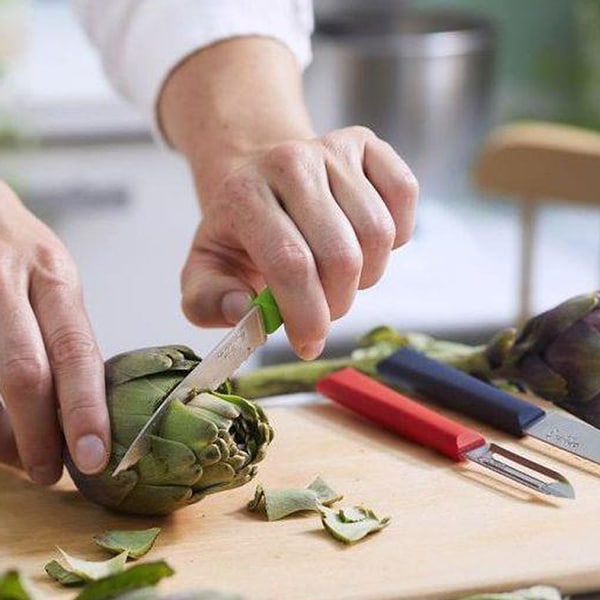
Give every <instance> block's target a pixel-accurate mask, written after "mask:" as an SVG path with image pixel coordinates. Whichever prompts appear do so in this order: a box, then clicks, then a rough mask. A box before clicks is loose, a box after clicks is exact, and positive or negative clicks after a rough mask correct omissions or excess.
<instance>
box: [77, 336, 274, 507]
mask: <svg viewBox="0 0 600 600" xmlns="http://www.w3.org/2000/svg"><path fill="white" fill-rule="evenodd" d="M200 360H201V359H200V357H198V356H197V355H196V354H195V353H194V352H193V351H192V350H191V349H189V348H187V347H185V346H162V347H156V348H143V349H140V350H134V351H132V352H126V353H123V354H119V355H117V356H114V357H113V358H111V359H109V360H108V361H106V364H105V372H106V396H107V404H108V410H109V414H110V422H111V432H112V448H111V456H110V461H109V464H108V466H107V468H106V469H105V470H104V471H103V472H102V473H100V474H98V475H84V474H83V473H81V472H80V471H78V470H77V468H76V467H75V464H74V463H73V461H72V459H71V457H70V456H69V455H68V454H67V456H66V457H65V464H66V466H67V469H68V470H69V473H70V475H71V477H72V479H73V481H74V482H75V484H76V486H77V487H78V489H79V491H80V492H81V493H82V494H83V495H84V496H85V497H86V498H87V499H89V500H91V501H93V502H96V503H98V504H102V505H104V506H107V507H109V508H112V509H115V510H118V511H122V512H128V513H134V514H144V515H162V514H167V513H170V512H172V511H174V510H176V509H178V508H182V507H184V506H187V505H189V504H193V503H194V502H198V501H199V500H201V499H202V498H204V497H205V496H207V495H208V494H213V493H215V492H220V491H224V490H229V489H232V488H235V487H239V486H241V485H244V484H245V483H247V482H248V481H250V480H251V479H252V478H253V477H254V475H255V474H256V470H257V467H256V463H258V462H260V461H261V460H262V459H263V458H264V457H265V454H266V448H267V446H268V444H269V443H270V442H271V439H272V438H273V430H272V429H271V426H270V425H269V422H268V420H267V417H266V415H265V413H264V412H263V410H262V409H261V408H260V407H259V406H257V405H255V404H253V403H252V402H249V401H248V400H245V399H244V398H242V397H240V396H237V395H234V394H231V393H229V392H230V388H229V384H227V383H226V384H224V385H222V386H221V387H219V388H218V389H217V390H215V391H204V392H201V393H199V394H197V395H196V396H194V397H193V398H192V399H191V400H189V402H187V403H186V404H184V403H182V402H180V401H178V400H176V401H174V402H173V403H172V404H171V405H170V406H169V408H168V410H167V411H166V413H165V415H164V416H163V417H162V419H161V420H160V423H159V425H158V428H157V431H156V432H155V433H154V435H152V436H151V442H152V446H151V451H150V453H148V454H147V455H146V456H144V457H143V458H141V459H140V460H139V461H138V463H137V464H135V465H134V466H133V467H131V468H130V469H127V470H126V471H124V472H122V473H120V474H119V475H117V477H113V476H112V472H113V470H114V469H115V467H116V466H117V464H118V463H119V461H120V460H121V458H122V457H123V455H124V454H125V451H126V450H127V448H128V446H129V445H130V444H131V442H132V441H133V439H134V438H135V436H136V435H137V433H138V432H139V431H140V429H141V428H142V427H143V425H144V424H145V423H146V422H147V420H148V419H149V418H150V416H151V415H152V413H153V412H154V411H155V410H156V409H157V408H158V405H159V404H160V402H161V400H162V399H163V398H165V397H166V396H167V394H169V392H171V390H173V389H174V388H175V387H176V386H177V384H178V383H179V382H180V381H181V380H182V379H183V378H184V377H185V376H186V375H187V374H188V373H189V372H190V371H191V370H192V369H193V368H194V367H195V366H196V365H197V364H198V363H199V362H200Z"/></svg>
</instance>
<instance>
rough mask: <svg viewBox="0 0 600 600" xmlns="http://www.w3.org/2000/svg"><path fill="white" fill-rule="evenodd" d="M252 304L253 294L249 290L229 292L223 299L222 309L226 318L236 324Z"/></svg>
mask: <svg viewBox="0 0 600 600" xmlns="http://www.w3.org/2000/svg"><path fill="white" fill-rule="evenodd" d="M251 305H252V296H251V295H250V294H248V292H242V291H236V292H227V294H225V295H224V296H223V300H221V311H222V312H223V316H224V317H225V320H226V321H227V322H229V323H231V324H232V325H235V324H236V323H237V322H238V321H239V320H240V319H241V318H242V317H243V316H244V315H245V314H246V313H247V312H248V311H249V310H250V306H251Z"/></svg>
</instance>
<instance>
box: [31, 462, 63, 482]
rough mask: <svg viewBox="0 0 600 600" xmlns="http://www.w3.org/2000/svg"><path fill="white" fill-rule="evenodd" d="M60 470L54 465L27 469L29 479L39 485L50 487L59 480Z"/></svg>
mask: <svg viewBox="0 0 600 600" xmlns="http://www.w3.org/2000/svg"><path fill="white" fill-rule="evenodd" d="M60 473H61V469H60V468H59V467H57V466H56V465H38V466H37V467H31V468H30V469H29V477H31V480H32V481H34V482H35V483H39V484H40V485H52V484H53V483H55V482H56V481H58V479H59V478H60Z"/></svg>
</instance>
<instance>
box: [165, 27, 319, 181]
mask: <svg viewBox="0 0 600 600" xmlns="http://www.w3.org/2000/svg"><path fill="white" fill-rule="evenodd" d="M158 108H159V116H160V120H161V125H162V127H163V131H164V133H165V135H166V137H167V139H168V140H169V142H170V143H171V144H172V145H173V146H174V147H175V148H176V149H177V150H179V151H180V152H181V153H183V154H184V155H185V156H186V158H187V160H188V162H189V163H190V165H191V166H192V169H193V170H194V174H195V176H196V179H197V183H198V185H199V187H200V188H201V191H202V190H204V188H207V187H208V188H211V187H213V185H214V183H213V180H217V181H218V180H219V179H220V178H221V177H222V176H223V175H226V174H227V173H228V172H230V171H231V170H232V169H235V168H236V166H238V165H241V164H243V163H244V162H245V161H247V160H249V159H251V158H252V157H254V156H257V155H260V154H261V153H264V152H266V151H268V150H269V149H270V148H272V147H273V146H276V145H277V144H280V143H282V142H286V141H290V140H303V139H310V138H312V137H314V136H315V134H314V131H313V129H312V125H311V122H310V119H309V117H308V114H307V111H306V108H305V105H304V100H303V94H302V78H301V72H300V67H299V65H298V63H297V62H296V60H295V58H294V56H293V55H292V53H291V52H290V51H289V50H288V49H287V48H286V47H285V46H283V45H282V44H280V43H279V42H277V41H275V40H273V39H269V38H258V37H248V38H235V39H231V40H227V41H225V42H221V43H218V44H215V45H214V46H211V47H208V48H205V49H203V50H200V51H199V52H197V53H196V54H194V55H193V56H191V57H190V58H188V59H187V60H186V61H184V62H183V63H182V64H181V65H180V66H179V67H177V69H175V71H173V73H171V75H170V76H169V78H168V80H167V82H166V84H165V86H164V88H163V91H162V94H161V97H160V100H159V107H158Z"/></svg>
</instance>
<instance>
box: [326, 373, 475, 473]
mask: <svg viewBox="0 0 600 600" xmlns="http://www.w3.org/2000/svg"><path fill="white" fill-rule="evenodd" d="M316 388H317V390H318V391H319V392H320V393H321V394H323V395H324V396H327V397H328V398H330V399H331V400H335V402H338V403H339V404H342V405H343V406H345V407H346V408H349V409H350V410H352V411H354V412H356V413H358V414H360V415H362V416H364V417H366V418H367V419H369V420H371V421H373V422H374V423H378V424H379V425H383V427H385V428H386V429H390V430H391V431H394V432H396V433H399V434H400V435H402V436H404V437H405V438H408V439H409V440H412V441H414V442H418V443H419V444H422V445H423V446H427V447H428V448H432V449H433V450H437V451H438V452H440V453H442V454H444V455H446V456H448V457H449V458H451V459H452V460H455V461H457V462H458V461H461V460H463V459H464V454H465V453H466V452H468V451H469V450H472V449H473V448H477V447H479V446H482V445H483V444H485V443H486V442H485V439H484V438H483V437H482V436H481V435H480V434H479V433H478V432H477V431H475V430H474V429H469V428H468V427H465V426H464V425H461V424H460V423H457V422H456V421H453V420H452V419H448V418H446V417H443V416H442V415H439V414H438V413H436V412H434V411H432V410H430V409H428V408H426V407H425V406H422V405H421V404H419V403H417V402H415V401H414V400H411V399H410V398H407V397H406V396H404V395H402V394H400V393H399V392H397V391H395V390H393V389H391V388H389V387H387V386H385V385H383V384H382V383H380V382H379V381H376V380H375V379H372V378H371V377H368V376H367V375H364V374H363V373H361V372H359V371H357V370H355V369H352V368H346V369H342V370H341V371H336V372H334V373H332V374H330V375H328V376H327V377H324V378H323V379H321V380H320V381H318V382H317V385H316Z"/></svg>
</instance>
